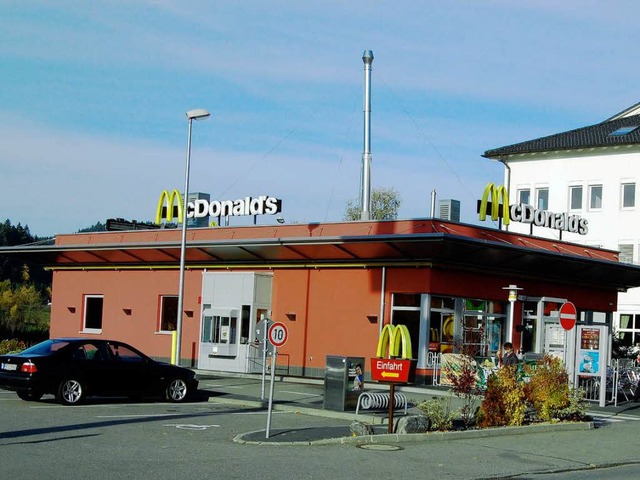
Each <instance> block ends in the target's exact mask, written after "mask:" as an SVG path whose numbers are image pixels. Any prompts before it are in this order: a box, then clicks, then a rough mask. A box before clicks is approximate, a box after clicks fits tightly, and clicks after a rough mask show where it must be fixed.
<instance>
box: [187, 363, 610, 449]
mask: <svg viewBox="0 0 640 480" xmlns="http://www.w3.org/2000/svg"><path fill="white" fill-rule="evenodd" d="M196 372H197V377H198V379H199V381H200V390H201V392H202V393H203V394H204V395H206V396H207V397H208V401H209V402H212V403H222V404H228V405H242V406H245V407H253V408H259V409H262V408H263V409H265V410H266V409H267V408H268V402H269V392H270V386H271V378H270V377H269V376H266V377H265V378H264V382H263V378H262V376H261V375H252V374H232V373H226V372H211V371H203V370H197V371H196ZM395 390H396V392H400V393H403V394H404V395H405V396H406V398H407V400H408V403H409V406H408V408H407V414H408V415H411V414H417V413H421V412H420V410H419V409H418V408H416V405H418V404H419V403H421V402H423V401H426V400H429V399H431V398H434V397H440V398H447V399H451V408H452V410H455V409H457V408H459V407H460V406H461V404H462V403H461V400H460V399H458V398H456V397H455V396H453V395H452V394H451V393H450V392H449V390H448V389H446V388H444V387H436V386H433V387H429V386H424V387H422V386H419V387H418V386H404V385H402V386H400V385H398V386H396V387H395ZM365 391H369V392H387V393H388V392H389V386H388V385H383V384H377V383H372V382H367V383H365ZM323 403H324V381H323V380H319V379H305V378H295V377H283V376H276V377H275V382H274V394H273V404H272V409H273V411H281V412H293V413H298V414H304V415H310V416H316V417H323V418H324V419H326V420H327V421H325V422H324V423H323V426H321V427H318V426H313V427H302V428H293V429H285V430H273V431H272V432H271V435H270V437H269V438H268V439H267V438H265V430H260V431H256V432H248V433H245V434H242V435H239V436H238V437H236V439H235V441H236V442H239V443H260V444H262V443H269V444H279V443H281V444H306V445H309V444H326V443H356V444H363V443H372V444H374V443H400V442H432V441H444V440H452V439H462V438H482V437H489V436H496V435H517V434H523V433H534V432H540V431H549V432H551V431H565V430H589V429H592V428H594V424H593V423H591V422H582V423H559V424H538V425H530V426H524V427H504V428H494V429H483V430H467V431H458V432H429V433H427V434H406V435H398V434H388V409H378V410H360V412H359V413H358V414H356V412H355V409H354V410H352V411H335V410H328V409H325V408H323ZM618 408H620V407H618ZM603 413H607V414H612V415H615V413H616V412H615V411H613V410H606V409H605V412H603ZM403 416H404V408H398V409H395V412H394V421H397V420H398V419H399V418H401V417H403ZM352 421H359V422H363V423H366V424H369V425H371V426H372V428H373V429H374V433H375V435H371V436H358V437H352V436H351V432H350V428H349V425H350V424H351V422H352Z"/></svg>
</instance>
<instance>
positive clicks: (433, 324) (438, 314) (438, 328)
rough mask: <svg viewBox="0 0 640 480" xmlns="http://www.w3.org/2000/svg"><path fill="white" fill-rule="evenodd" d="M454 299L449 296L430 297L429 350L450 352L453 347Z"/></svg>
mask: <svg viewBox="0 0 640 480" xmlns="http://www.w3.org/2000/svg"><path fill="white" fill-rule="evenodd" d="M454 307H455V300H454V299H453V298H450V297H431V310H430V312H429V317H430V320H429V342H428V344H429V351H430V352H441V353H451V352H453V348H454V338H453V333H454V327H455V325H454V319H455V315H454V313H455V310H454Z"/></svg>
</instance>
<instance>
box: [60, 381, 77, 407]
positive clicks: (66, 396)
mask: <svg viewBox="0 0 640 480" xmlns="http://www.w3.org/2000/svg"><path fill="white" fill-rule="evenodd" d="M83 399H84V388H83V386H82V383H80V381H79V380H76V379H74V378H70V379H68V380H63V381H62V382H60V386H59V387H58V392H57V395H56V400H57V401H58V402H60V403H61V404H63V405H77V404H78V403H80V402H81V401H82V400H83Z"/></svg>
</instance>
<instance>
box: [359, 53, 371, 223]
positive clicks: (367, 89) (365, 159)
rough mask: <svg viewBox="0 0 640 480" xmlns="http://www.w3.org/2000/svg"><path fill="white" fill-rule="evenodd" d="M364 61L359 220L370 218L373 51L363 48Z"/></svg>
mask: <svg viewBox="0 0 640 480" xmlns="http://www.w3.org/2000/svg"><path fill="white" fill-rule="evenodd" d="M362 61H363V62H364V150H363V152H362V214H361V217H360V219H361V220H370V219H371V214H370V212H371V64H372V63H373V52H372V51H371V50H365V51H364V53H363V54H362Z"/></svg>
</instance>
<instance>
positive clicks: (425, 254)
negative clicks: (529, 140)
mask: <svg viewBox="0 0 640 480" xmlns="http://www.w3.org/2000/svg"><path fill="white" fill-rule="evenodd" d="M521 237H523V236H522V235H519V236H517V238H518V239H520V243H521V244H518V243H517V242H515V241H514V242H508V241H505V240H504V239H503V238H498V237H495V238H496V239H495V240H494V239H492V237H491V236H485V238H473V237H469V236H465V235H456V234H454V233H447V232H433V233H411V234H379V235H376V234H373V235H354V236H317V237H278V238H241V239H217V240H191V241H188V242H187V248H186V253H185V265H186V267H187V268H207V269H216V268H271V269H275V268H301V267H313V268H323V267H325V268H330V267H350V266H352V267H376V266H391V267H393V266H403V265H414V266H420V265H424V266H431V267H433V268H451V269H456V270H466V271H476V272H484V273H491V274H499V275H508V276H509V277H511V278H513V279H514V281H516V280H518V279H538V280H541V279H542V280H548V281H553V282H557V283H564V284H571V285H582V286H589V287H601V288H605V289H612V288H615V289H616V290H619V291H624V290H627V289H628V288H632V287H638V286H640V267H638V266H635V265H630V264H624V263H620V262H617V261H612V260H610V259H605V258H604V257H602V258H598V257H594V256H587V255H576V254H574V253H567V251H568V250H567V249H563V248H561V247H559V246H558V245H556V244H550V245H554V246H555V247H556V248H555V249H551V248H549V249H540V248H532V247H530V246H527V242H525V241H523V240H522V238H521ZM514 238H516V236H514ZM528 243H531V242H528ZM556 243H561V242H556ZM180 246H181V245H180V241H179V240H171V241H149V242H123V243H102V244H101V243H82V242H79V243H76V244H65V245H40V246H16V247H3V248H0V255H12V256H13V255H15V256H17V257H19V258H21V259H23V260H24V261H25V262H29V263H36V264H40V265H43V266H45V267H47V268H50V269H53V270H69V269H83V270H86V269H123V270H124V269H153V268H156V269H162V268H178V264H179V261H180Z"/></svg>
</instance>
